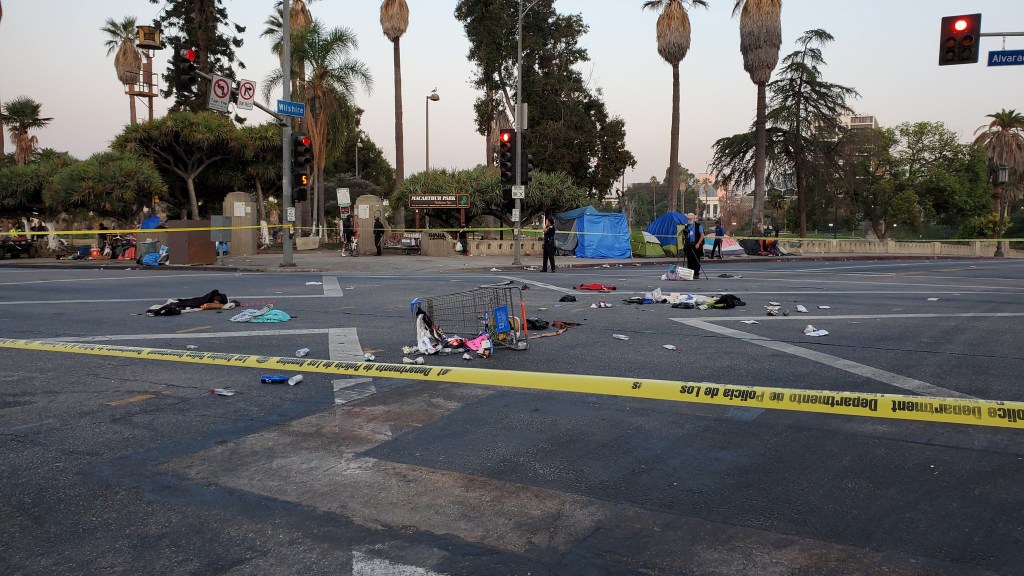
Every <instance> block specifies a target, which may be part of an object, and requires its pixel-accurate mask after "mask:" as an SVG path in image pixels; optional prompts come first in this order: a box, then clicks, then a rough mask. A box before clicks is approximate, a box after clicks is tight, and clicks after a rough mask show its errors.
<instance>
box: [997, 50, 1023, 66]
mask: <svg viewBox="0 0 1024 576" xmlns="http://www.w3.org/2000/svg"><path fill="white" fill-rule="evenodd" d="M988 65H989V66H1022V65H1024V50H998V51H996V50H993V51H990V52H989V53H988Z"/></svg>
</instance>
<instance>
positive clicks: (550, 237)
mask: <svg viewBox="0 0 1024 576" xmlns="http://www.w3.org/2000/svg"><path fill="white" fill-rule="evenodd" d="M549 262H550V263H551V271H552V272H554V271H555V221H554V219H552V218H547V221H546V223H545V224H544V267H543V268H542V269H541V272H547V271H548V263H549Z"/></svg>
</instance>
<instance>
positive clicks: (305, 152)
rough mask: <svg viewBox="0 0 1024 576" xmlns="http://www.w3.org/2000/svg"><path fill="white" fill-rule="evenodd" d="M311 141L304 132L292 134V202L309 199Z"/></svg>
mask: <svg viewBox="0 0 1024 576" xmlns="http://www.w3.org/2000/svg"><path fill="white" fill-rule="evenodd" d="M312 144H313V141H312V140H311V139H310V138H309V134H307V133H306V132H292V202H293V203H294V202H305V201H306V198H308V197H309V168H310V165H311V164H313V148H312Z"/></svg>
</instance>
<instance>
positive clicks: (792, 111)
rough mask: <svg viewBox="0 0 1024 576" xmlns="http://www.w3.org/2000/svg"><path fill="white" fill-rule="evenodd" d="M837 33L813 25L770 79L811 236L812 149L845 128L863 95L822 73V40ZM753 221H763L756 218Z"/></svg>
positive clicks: (776, 118)
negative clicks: (852, 102) (808, 179)
mask: <svg viewBox="0 0 1024 576" xmlns="http://www.w3.org/2000/svg"><path fill="white" fill-rule="evenodd" d="M833 40H835V38H834V37H833V36H832V35H831V34H829V33H828V32H826V31H825V30H820V29H817V30H808V31H807V32H804V33H803V35H802V36H800V38H798V39H797V44H798V45H799V46H800V49H799V50H797V51H795V52H792V53H790V54H789V55H788V56H786V57H785V58H783V59H782V70H781V71H780V73H779V75H778V77H777V78H776V79H775V80H774V81H772V82H771V83H770V84H769V85H768V90H769V92H770V93H771V103H770V106H769V112H768V114H767V122H768V123H769V125H771V126H774V127H777V128H779V129H780V130H781V131H782V132H783V135H782V137H783V141H784V142H783V146H784V153H785V155H786V157H787V160H788V162H789V163H790V167H791V168H792V172H793V174H794V176H795V180H796V192H797V205H798V210H799V214H800V237H801V238H804V237H806V236H807V190H806V189H805V187H804V184H805V183H804V178H805V176H806V175H807V171H808V170H809V167H808V155H809V154H810V153H812V152H813V148H814V147H815V144H816V143H823V142H829V141H831V140H834V139H835V137H836V136H837V135H838V134H839V133H840V132H841V130H842V127H841V125H840V118H841V117H842V115H844V114H849V113H851V112H852V110H851V109H850V107H849V105H848V104H847V103H846V100H847V99H848V98H857V97H859V96H860V95H859V94H858V93H857V91H856V90H854V89H853V88H848V87H846V86H841V85H839V84H832V83H830V82H826V81H824V80H823V79H822V74H821V70H820V67H821V66H824V65H825V59H824V58H822V55H821V48H820V46H824V45H825V44H828V43H829V42H831V41H833ZM752 226H757V224H756V223H754V224H752Z"/></svg>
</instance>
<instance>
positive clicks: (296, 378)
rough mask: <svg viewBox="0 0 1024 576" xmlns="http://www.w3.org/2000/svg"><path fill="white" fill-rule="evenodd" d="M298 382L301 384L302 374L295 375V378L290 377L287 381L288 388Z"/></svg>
mask: <svg viewBox="0 0 1024 576" xmlns="http://www.w3.org/2000/svg"><path fill="white" fill-rule="evenodd" d="M299 382H302V374H296V375H295V376H292V377H291V378H289V379H288V385H289V386H295V385H296V384H298V383H299Z"/></svg>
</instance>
